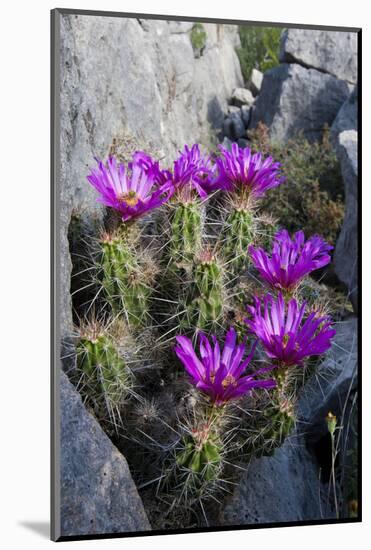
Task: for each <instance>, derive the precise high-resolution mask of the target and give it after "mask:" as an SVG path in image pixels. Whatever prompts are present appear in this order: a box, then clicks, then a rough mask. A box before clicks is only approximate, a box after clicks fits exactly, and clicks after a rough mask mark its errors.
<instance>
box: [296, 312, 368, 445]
mask: <svg viewBox="0 0 371 550" xmlns="http://www.w3.org/2000/svg"><path fill="white" fill-rule="evenodd" d="M336 331H337V332H336V336H335V338H334V341H333V344H332V346H331V349H330V350H329V352H328V353H327V356H326V359H325V360H324V361H323V362H322V364H321V365H320V367H319V369H318V371H317V373H316V375H314V376H313V377H312V378H311V379H310V380H309V381H308V383H307V384H306V385H305V386H304V389H303V392H302V395H301V398H300V401H299V417H300V419H301V421H302V423H303V425H304V426H305V432H306V437H307V439H310V441H311V442H312V443H315V442H316V441H317V440H318V439H320V438H321V437H322V436H323V435H325V434H326V432H327V424H326V421H325V418H326V415H327V413H328V412H329V411H331V412H332V413H333V414H335V415H336V416H337V417H338V418H339V419H340V418H341V417H342V415H343V413H344V411H345V410H346V408H347V405H349V401H350V399H349V398H350V395H351V392H352V391H354V390H356V388H357V383H358V345H357V343H358V321H357V318H356V317H350V318H349V319H346V320H345V321H341V322H338V323H337V324H336Z"/></svg>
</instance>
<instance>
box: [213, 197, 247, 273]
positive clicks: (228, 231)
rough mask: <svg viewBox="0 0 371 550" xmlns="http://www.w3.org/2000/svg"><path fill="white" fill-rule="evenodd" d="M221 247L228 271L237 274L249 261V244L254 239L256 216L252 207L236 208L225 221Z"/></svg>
mask: <svg viewBox="0 0 371 550" xmlns="http://www.w3.org/2000/svg"><path fill="white" fill-rule="evenodd" d="M222 236H223V242H222V244H221V249H222V252H223V256H224V259H225V262H226V268H227V271H228V272H229V273H230V274H231V276H237V275H239V274H240V273H241V271H243V269H244V267H245V266H246V265H247V262H248V246H249V245H250V244H252V243H253V241H254V218H253V215H252V212H251V210H250V209H247V208H243V207H241V208H234V209H233V210H232V211H231V212H230V214H229V216H228V217H227V219H226V222H225V228H224V231H223V233H222Z"/></svg>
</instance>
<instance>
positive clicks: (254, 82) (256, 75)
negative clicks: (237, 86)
mask: <svg viewBox="0 0 371 550" xmlns="http://www.w3.org/2000/svg"><path fill="white" fill-rule="evenodd" d="M263 76H264V75H263V73H262V72H260V71H258V69H253V70H252V71H251V75H250V78H249V82H248V84H247V86H248V88H249V90H250V91H251V92H252V94H253V95H254V96H256V95H258V93H259V92H260V89H261V87H262V83H263Z"/></svg>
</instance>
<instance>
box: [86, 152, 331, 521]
mask: <svg viewBox="0 0 371 550" xmlns="http://www.w3.org/2000/svg"><path fill="white" fill-rule="evenodd" d="M88 179H89V182H90V183H91V184H92V185H93V186H94V187H95V188H96V189H97V191H98V192H99V195H100V202H103V204H105V205H106V207H108V208H109V209H111V210H114V211H115V212H116V213H117V216H118V218H117V216H116V218H115V222H114V223H113V224H111V226H110V227H109V228H108V230H107V227H106V228H105V230H104V231H103V232H102V233H101V235H100V238H99V240H98V252H97V254H96V260H95V263H94V264H93V266H92V272H93V278H94V281H95V284H96V285H98V286H100V290H101V291H102V292H100V291H99V300H98V301H97V302H96V303H95V307H99V308H101V312H102V315H103V316H104V318H105V325H104V326H105V328H102V327H101V326H99V327H98V328H97V327H96V326H95V325H94V323H92V321H88V322H87V325H88V326H89V327H90V328H89V330H87V329H86V328H84V327H79V328H78V332H79V338H78V342H77V344H76V356H77V369H76V371H77V378H79V379H80V380H81V381H82V383H81V384H80V387H81V389H82V392H83V393H84V394H85V396H86V398H87V400H88V401H89V402H90V403H93V406H94V408H95V409H96V410H97V411H98V412H99V414H102V413H103V414H104V412H103V411H106V412H107V413H108V414H109V415H111V416H112V411H113V410H114V411H116V412H117V414H116V416H115V422H116V425H117V426H118V431H117V433H116V438H117V444H118V446H120V441H121V440H122V441H125V445H124V448H125V454H126V456H127V458H128V460H129V461H130V460H131V461H132V463H133V472H134V474H133V475H136V476H137V477H138V480H139V481H140V485H141V486H143V487H150V488H151V487H153V485H152V484H154V480H155V481H156V483H155V485H156V494H157V495H160V498H161V499H162V501H166V498H165V497H164V495H165V494H167V495H173V498H174V501H172V502H171V503H170V504H169V506H170V508H171V509H173V508H174V506H175V504H174V502H176V504H177V506H178V507H179V506H180V507H182V506H183V509H186V508H187V507H189V505H190V502H191V503H192V504H195V503H197V502H202V509H203V510H204V504H205V501H208V499H209V498H213V497H214V492H215V490H219V489H220V488H221V487H222V488H223V489H222V491H225V490H226V489H225V485H226V484H228V483H229V482H230V481H231V480H233V478H234V477H236V476H237V475H238V471H239V470H241V460H242V458H241V457H243V460H245V463H246V461H248V460H249V459H250V458H251V456H253V455H261V454H270V453H272V452H274V449H275V448H276V447H277V446H279V445H281V444H282V442H283V441H284V439H285V438H286V437H288V436H290V434H291V433H292V432H293V430H294V428H295V408H296V401H297V396H298V391H299V389H300V386H301V385H302V384H303V381H304V380H305V376H304V375H303V373H305V372H307V365H308V362H309V361H310V360H311V358H312V357H313V356H314V357H318V356H320V355H321V354H323V353H324V352H325V351H326V350H327V349H328V348H329V346H330V344H331V338H332V336H333V335H334V330H333V329H332V327H331V321H330V319H329V318H328V316H327V315H326V314H325V312H324V311H323V309H322V307H321V309H319V308H316V300H311V301H310V303H309V304H306V303H305V301H304V296H306V295H307V294H308V292H310V290H308V289H310V285H306V284H304V283H303V281H304V280H305V277H307V276H308V274H309V273H310V272H311V271H313V270H314V269H318V268H320V267H323V266H324V265H326V264H327V263H328V262H329V261H330V256H329V254H328V252H329V250H330V248H331V247H329V246H328V245H327V244H326V243H325V242H324V241H322V240H321V239H320V237H318V236H315V237H313V238H311V239H309V240H307V241H305V238H304V235H302V234H301V233H300V232H299V233H300V234H296V235H295V236H294V237H293V238H291V237H290V235H289V234H288V233H287V232H285V231H284V230H281V231H277V222H276V221H275V220H273V219H271V218H269V216H267V215H266V214H264V213H262V212H260V211H259V200H260V198H261V197H262V196H263V195H264V194H265V193H266V192H268V191H269V189H271V188H273V187H276V186H278V185H281V184H282V183H283V179H282V177H281V175H280V166H279V165H278V163H275V162H274V161H273V159H271V158H270V157H269V158H266V159H264V158H263V157H262V155H261V154H260V153H253V152H252V151H250V150H249V149H248V148H246V149H239V148H238V147H237V145H234V146H233V150H232V151H231V152H228V151H226V150H224V149H223V148H221V149H220V155H219V156H218V157H216V158H213V157H211V156H207V155H203V154H202V153H201V151H200V149H199V147H198V145H194V146H193V147H191V148H189V147H187V146H185V148H184V150H183V151H182V152H181V153H180V155H179V157H178V158H177V159H176V160H175V161H174V164H173V166H172V167H171V168H170V169H169V168H166V169H162V168H160V165H159V162H158V161H157V160H154V159H152V158H151V157H150V156H149V155H147V154H146V153H144V152H138V151H137V152H134V154H133V156H132V159H131V161H130V162H128V163H127V166H123V165H121V164H118V163H117V162H116V161H115V159H113V158H110V159H109V160H108V161H107V163H106V164H105V163H103V162H98V168H97V169H95V170H93V171H92V173H91V174H90V175H89V177H88ZM150 211H151V215H149V212H150ZM215 212H216V214H215ZM271 245H272V251H271V252H267V251H266V248H270V247H271ZM262 247H263V248H262ZM89 273H91V271H89ZM117 322H118V323H119V325H117ZM89 323H90V324H89ZM115 323H116V327H117V326H119V329H117V328H116V332H115V336H114V337H113V336H112V334H113V333H112V330H111V327H112V326H114V325H115ZM92 326H94V330H92ZM107 327H110V328H107ZM120 331H124V332H125V333H127V334H130V336H131V338H132V342H133V343H134V344H133V345H132V344H130V349H131V351H132V352H133V353H132V356H133V357H134V359H133V357H132V358H131V360H132V361H134V363H135V364H137V365H138V368H137V369H130V368H129V366H128V361H127V358H125V353H127V350H126V351H125V344H120V345H118V344H117V341H118V340H119V338H117V336H119V334H120ZM197 343H198V344H199V351H196V345H197ZM257 343H260V346H259V347H258V349H259V352H258V351H257V350H256V348H257ZM258 353H259V354H260V355H259V359H260V361H259V367H258V363H257V362H255V359H256V356H257V354H258ZM133 371H134V374H133ZM134 387H135V391H134V389H133V388H134ZM237 402H238V405H239V406H237ZM120 438H121V439H120ZM139 464H140V467H139V466H138V465H139ZM139 470H140V471H139ZM148 490H151V489H148ZM151 494H152V496H153V495H154V493H153V492H152V493H151ZM154 498H155V497H154Z"/></svg>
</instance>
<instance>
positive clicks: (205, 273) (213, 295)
mask: <svg viewBox="0 0 371 550" xmlns="http://www.w3.org/2000/svg"><path fill="white" fill-rule="evenodd" d="M187 302H188V305H187V314H186V319H185V320H184V323H185V324H184V327H185V328H187V327H188V328H199V329H203V330H209V329H211V328H213V327H214V326H215V324H217V323H218V321H219V320H220V319H221V317H222V313H223V271H222V267H221V265H220V264H219V262H218V260H217V258H216V256H215V255H214V253H213V252H212V251H211V250H210V249H207V248H206V249H204V250H203V251H201V253H200V254H199V256H198V258H197V260H196V262H195V264H194V270H193V282H192V283H191V285H190V289H189V294H188V299H187ZM185 325H186V326H185Z"/></svg>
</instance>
